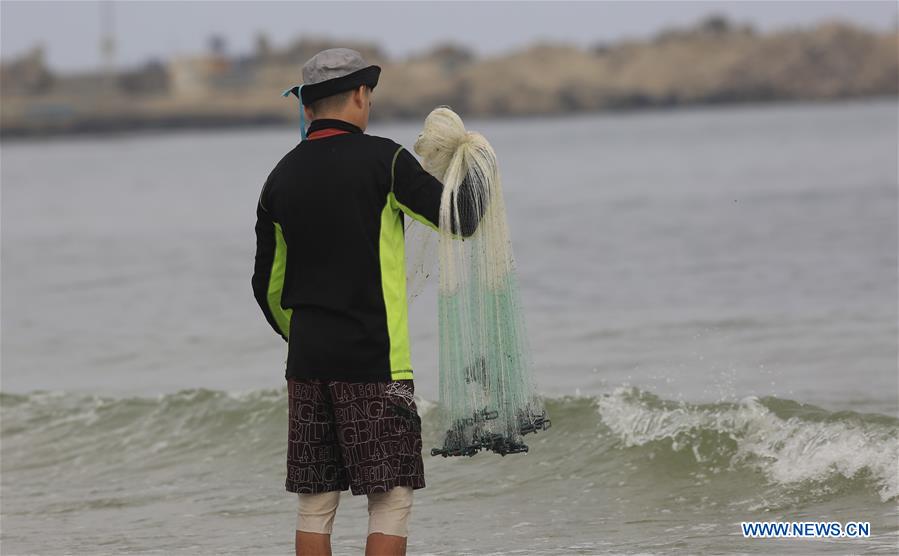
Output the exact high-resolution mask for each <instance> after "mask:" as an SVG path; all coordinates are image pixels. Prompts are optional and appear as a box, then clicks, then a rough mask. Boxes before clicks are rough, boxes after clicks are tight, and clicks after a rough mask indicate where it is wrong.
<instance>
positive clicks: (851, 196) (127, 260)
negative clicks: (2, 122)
mask: <svg viewBox="0 0 899 556" xmlns="http://www.w3.org/2000/svg"><path fill="white" fill-rule="evenodd" d="M466 123H467V125H468V127H469V128H470V129H475V130H477V131H481V132H482V133H484V134H485V135H486V136H487V137H488V138H489V140H490V141H491V144H492V145H493V146H494V148H495V149H496V152H497V155H498V158H499V163H500V169H501V172H502V175H503V184H504V189H505V192H506V203H507V208H508V212H509V214H508V219H509V227H510V233H511V237H512V242H513V249H514V253H515V262H516V265H517V268H518V275H519V278H520V281H521V295H522V302H523V307H524V311H525V317H526V319H527V326H528V332H529V336H530V341H531V346H532V350H533V352H534V359H535V363H536V372H537V379H538V383H539V386H540V390H541V392H542V393H543V394H544V395H545V396H546V399H547V409H548V413H549V416H550V417H551V419H552V423H553V424H552V428H551V429H550V430H549V431H546V432H539V433H537V434H535V435H529V436H528V437H527V438H528V439H529V444H530V447H531V450H530V453H528V454H523V455H510V456H506V457H500V456H496V455H493V454H480V455H478V456H475V457H473V458H449V459H443V458H439V457H438V458H432V457H430V456H428V455H425V456H424V457H425V472H426V480H427V485H428V486H427V487H426V488H425V489H423V490H419V491H416V496H415V506H414V509H413V516H412V522H411V526H410V527H411V536H410V537H409V552H410V553H411V554H479V555H480V554H606V553H637V552H639V553H730V552H742V553H771V552H777V553H796V554H820V553H846V552H852V553H856V552H869V553H878V552H882V553H895V551H896V549H897V540H899V509H897V500H899V485H897V482H899V400H897V397H899V385H897V382H899V379H897V367H896V364H897V324H896V323H897V106H896V103H895V99H887V100H871V101H853V102H836V103H820V104H815V103H791V104H769V105H745V106H737V107H715V108H690V109H677V110H653V111H644V112H633V113H618V114H598V115H577V116H566V117H553V118H548V117H547V118H533V119H526V120H481V121H475V120H472V121H469V122H466ZM419 129H420V126H419V124H414V123H409V124H384V123H377V122H376V123H373V124H372V126H371V127H370V128H369V130H368V132H369V133H372V134H376V135H384V136H388V137H392V138H394V139H395V140H397V141H399V142H401V143H402V144H404V145H407V146H410V147H411V144H412V143H413V142H414V139H415V137H416V134H417V133H418V131H419ZM296 141H297V137H296V131H295V129H294V128H290V129H284V130H282V129H243V130H228V131H214V132H177V133H143V134H132V135H119V136H108V137H80V138H77V139H72V138H59V139H49V140H30V141H19V142H4V143H3V145H2V155H0V156H2V161H0V162H2V170H0V172H2V173H0V179H2V199H0V201H2V260H0V264H2V300H0V302H2V306H0V308H2V353H0V355H2V376H0V389H2V394H0V411H2V415H0V417H2V436H0V458H2V462H0V463H2V469H0V471H2V477H0V487H2V509H0V512H2V526H0V529H2V531H0V551H2V553H3V554H31V553H36V554H63V553H67V554H104V553H108V554H121V553H158V554H213V553H214V554H221V553H234V554H248V553H252V554H284V553H290V552H291V551H292V548H293V530H294V526H295V519H296V515H295V512H296V497H295V495H292V494H290V493H287V492H286V491H285V490H284V478H285V472H286V468H285V465H286V448H287V443H286V436H287V399H286V384H285V382H284V359H285V357H286V353H285V344H284V342H283V340H281V339H280V338H278V337H277V336H275V334H274V332H273V331H272V330H271V329H270V328H269V327H268V325H267V323H266V322H265V321H264V319H263V317H262V313H261V312H260V311H259V308H258V307H257V306H256V304H255V300H254V299H253V297H252V291H251V288H250V276H251V274H252V269H253V254H254V249H255V236H254V233H253V225H254V219H255V206H256V200H257V198H258V195H259V191H260V188H261V186H262V183H263V182H264V180H265V178H266V176H267V174H268V172H269V171H270V170H271V168H272V167H273V166H274V164H275V163H276V162H277V161H278V160H279V159H280V158H281V156H283V154H284V153H286V152H287V151H288V150H290V148H292V146H293V145H294V144H295V143H296ZM333 226H335V227H337V226H340V215H335V218H334V221H333ZM322 233H327V230H322ZM434 286H435V284H430V285H429V286H427V287H426V288H425V290H424V292H423V294H422V295H420V296H419V297H417V298H416V299H415V300H414V302H413V304H412V305H411V307H410V326H411V330H410V332H411V335H412V357H413V363H414V365H415V376H416V378H415V382H416V394H417V396H418V403H419V408H420V412H421V414H422V417H423V421H424V429H425V430H424V444H425V452H426V453H427V452H428V451H429V449H430V448H431V447H434V446H437V445H438V443H439V441H440V439H441V438H442V434H441V433H442V431H440V430H438V427H437V423H438V421H439V419H438V417H439V412H440V407H439V404H437V402H436V397H437V394H436V392H437V370H436V362H437V353H436V350H437V319H436V311H437V303H436V287H434ZM366 519H367V514H366V511H365V501H364V497H352V496H350V495H349V494H348V493H346V494H345V495H344V496H343V498H342V501H341V507H340V509H339V511H338V516H337V520H336V523H335V530H334V535H333V543H334V550H335V554H354V553H357V554H358V553H361V550H362V546H363V543H364V535H365V531H366ZM850 520H854V521H869V522H870V523H871V537H870V538H868V539H829V540H828V539H803V540H790V539H780V540H750V539H744V538H743V537H742V534H741V531H740V522H742V521H850Z"/></svg>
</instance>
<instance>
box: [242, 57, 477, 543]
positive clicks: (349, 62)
mask: <svg viewBox="0 0 899 556" xmlns="http://www.w3.org/2000/svg"><path fill="white" fill-rule="evenodd" d="M380 72H381V68H380V67H378V66H375V65H368V64H366V63H365V61H364V60H363V59H362V56H361V55H360V54H359V53H358V52H356V51H354V50H350V49H346V48H334V49H330V50H325V51H322V52H319V53H318V54H316V55H315V56H313V57H312V58H311V59H310V60H309V61H308V62H306V64H305V65H304V66H303V83H304V85H303V87H302V89H301V90H300V93H299V94H300V95H301V100H302V103H303V107H304V108H303V109H304V112H305V115H306V117H307V118H308V119H309V120H310V121H311V125H310V126H309V128H308V132H307V137H306V140H304V141H301V142H300V143H299V144H298V145H297V146H296V147H295V148H294V149H293V150H291V151H290V152H289V153H287V155H285V156H284V157H283V158H282V159H281V161H280V162H279V163H278V164H277V165H276V166H275V168H274V170H272V172H271V174H270V175H269V176H268V179H267V180H266V181H265V185H264V186H263V187H262V192H261V194H260V196H259V202H258V206H257V208H256V216H257V221H256V262H255V269H254V273H253V278H252V285H253V293H254V296H255V298H256V301H257V302H258V303H259V306H260V308H261V309H262V312H263V314H264V315H265V318H266V320H267V321H268V323H269V324H270V325H271V326H272V327H273V328H274V330H275V332H277V333H278V334H279V335H280V336H281V337H282V338H283V339H284V340H285V341H287V343H288V354H287V368H286V373H285V378H286V379H287V387H288V399H289V411H288V413H289V427H288V429H289V430H288V451H287V480H286V489H287V491H288V492H295V493H297V495H298V498H299V502H298V513H297V526H296V553H297V554H298V555H300V554H302V555H307V554H316V555H318V554H330V553H331V540H330V539H331V537H330V534H331V530H332V524H333V520H334V516H335V513H336V510H337V505H338V502H339V497H340V492H341V491H343V490H346V489H347V488H350V489H351V490H352V493H353V494H354V495H359V494H366V495H367V496H368V511H369V526H368V538H367V542H366V549H365V553H366V554H367V555H373V554H376V555H379V556H380V555H394V554H405V552H406V538H407V535H408V521H409V516H410V512H411V508H412V492H413V490H414V489H419V488H423V487H424V486H425V481H424V468H423V462H422V457H421V449H422V442H421V419H420V418H419V416H418V410H417V408H416V406H415V402H414V401H413V393H414V385H413V372H412V363H411V357H410V346H409V330H408V309H407V305H406V274H405V272H406V269H405V262H404V261H405V244H404V225H403V222H404V218H403V215H402V213H405V214H406V215H408V216H410V217H411V218H414V219H416V220H418V221H420V222H421V223H423V224H425V225H427V226H430V227H432V228H435V229H436V228H437V226H438V217H439V216H438V215H439V209H440V199H441V195H442V193H443V184H441V183H440V181H438V180H437V179H436V178H434V177H433V176H432V175H431V174H429V173H428V172H427V171H425V170H424V169H423V168H422V167H421V165H420V164H419V162H418V161H417V160H416V159H415V157H414V156H412V154H411V153H410V152H409V151H407V150H406V149H405V148H403V147H402V146H400V145H399V144H397V143H395V142H394V141H392V140H390V139H385V138H381V137H376V136H371V135H366V134H365V133H364V131H365V128H366V127H367V126H368V118H369V110H370V108H371V95H372V91H373V90H374V88H375V86H376V85H377V83H378V78H379V76H380ZM463 185H465V184H463ZM466 213H467V214H471V216H470V218H469V219H467V220H465V219H463V221H462V222H461V225H460V226H457V225H456V222H455V221H453V224H452V227H453V231H454V232H456V233H458V234H460V235H462V236H470V235H471V234H472V233H474V229H475V228H476V226H477V224H478V222H477V219H479V217H480V215H479V214H472V211H466Z"/></svg>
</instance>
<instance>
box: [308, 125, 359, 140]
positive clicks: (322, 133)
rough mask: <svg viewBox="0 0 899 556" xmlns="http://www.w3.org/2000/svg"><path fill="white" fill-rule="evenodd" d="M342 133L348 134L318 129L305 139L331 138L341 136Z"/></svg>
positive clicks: (334, 130) (337, 130) (343, 131)
mask: <svg viewBox="0 0 899 556" xmlns="http://www.w3.org/2000/svg"><path fill="white" fill-rule="evenodd" d="M344 133H349V131H346V130H343V129H334V128H327V129H319V130H318V131H313V132H312V133H310V134H309V135H307V136H306V139H324V138H325V137H331V136H333V135H343V134H344Z"/></svg>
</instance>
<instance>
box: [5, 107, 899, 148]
mask: <svg viewBox="0 0 899 556" xmlns="http://www.w3.org/2000/svg"><path fill="white" fill-rule="evenodd" d="M890 101H892V102H899V97H897V96H893V95H872V96H864V97H846V98H834V99H758V100H745V101H739V102H726V103H722V102H716V103H708V102H707V103H692V104H677V105H647V106H640V107H632V108H616V109H610V110H591V111H577V112H556V113H534V114H500V115H485V114H475V115H471V116H470V117H466V114H464V113H462V114H460V115H461V116H462V117H463V118H465V119H466V121H470V122H474V121H515V120H533V119H564V118H578V117H583V116H599V115H637V114H646V113H653V112H656V113H658V112H685V111H690V110H697V109H700V110H702V109H718V108H720V109H729V108H739V107H745V108H766V107H777V106H796V105H839V104H859V103H869V102H872V103H876V102H890ZM435 108H436V105H435ZM425 115H426V114H422V115H421V117H420V118H417V117H411V116H410V117H392V118H378V117H377V114H376V113H373V114H372V120H371V122H372V123H375V124H384V123H398V124H406V123H421V122H423V121H424V117H425ZM298 125H299V118H297V119H296V120H294V121H292V122H291V121H285V120H284V119H283V118H280V117H271V116H261V117H249V118H233V117H232V118H228V117H221V118H214V117H213V118H209V117H196V116H189V117H185V118H170V119H164V120H163V119H160V120H147V121H145V122H140V123H139V124H138V125H135V122H134V121H122V120H116V121H111V122H109V121H108V122H103V121H98V122H89V121H88V122H86V124H85V125H80V126H74V127H70V128H65V129H59V130H55V131H53V132H50V133H48V132H47V131H45V130H40V131H33V130H29V129H24V130H16V129H4V130H3V131H2V132H0V142H3V143H18V142H26V143H27V142H39V141H42V140H51V139H59V138H91V137H96V138H105V137H118V136H133V135H144V134H158V133H163V134H165V133H169V132H193V131H218V130H229V129H233V130H240V129H284V130H288V129H293V130H296V129H297V126H298Z"/></svg>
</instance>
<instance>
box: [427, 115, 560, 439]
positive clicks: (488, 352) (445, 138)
mask: <svg viewBox="0 0 899 556" xmlns="http://www.w3.org/2000/svg"><path fill="white" fill-rule="evenodd" d="M415 152H416V153H418V155H419V156H421V157H422V165H423V166H424V168H425V169H426V170H428V171H429V172H430V173H431V174H433V175H434V176H435V177H437V178H438V179H440V181H442V182H443V184H444V191H443V197H442V199H441V206H440V222H439V234H438V239H437V244H438V248H437V252H438V261H439V273H438V274H439V289H438V294H437V297H438V323H439V324H438V330H439V365H440V367H439V368H440V404H441V408H442V411H441V414H442V416H443V419H444V425H445V427H446V436H445V438H444V441H443V445H442V446H440V447H437V448H434V449H433V450H432V454H434V455H443V456H453V455H474V454H475V453H477V452H478V451H480V450H491V451H494V452H496V453H500V454H502V455H505V454H507V453H516V452H525V451H527V446H526V445H525V444H524V442H523V435H524V434H527V433H529V432H536V431H538V430H543V429H546V428H548V427H549V424H550V423H549V419H548V418H547V416H546V412H545V408H544V406H543V403H542V401H541V400H540V398H539V397H538V395H537V393H536V386H535V382H534V376H533V361H532V358H531V353H530V349H529V346H528V340H527V331H526V328H525V321H524V312H523V310H522V306H521V303H520V296H519V289H518V282H517V279H516V273H515V265H514V263H513V257H512V245H511V242H510V241H509V230H508V226H507V223H506V207H505V203H504V201H503V191H502V184H501V181H500V175H499V171H498V168H497V163H496V155H495V153H494V151H493V148H492V147H491V146H490V144H489V143H488V142H487V140H486V139H485V138H484V137H483V136H482V135H481V134H479V133H476V132H470V131H466V130H465V127H464V125H463V123H462V120H461V118H459V116H458V115H457V114H456V113H455V112H453V111H452V110H450V109H449V108H447V107H440V108H437V109H435V110H434V111H433V112H431V114H429V115H428V117H427V118H426V120H425V125H424V129H423V131H422V133H421V134H420V135H419V137H418V141H417V142H416V144H415Z"/></svg>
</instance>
